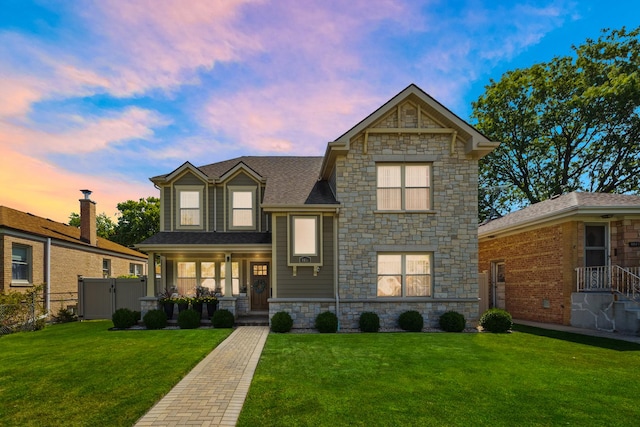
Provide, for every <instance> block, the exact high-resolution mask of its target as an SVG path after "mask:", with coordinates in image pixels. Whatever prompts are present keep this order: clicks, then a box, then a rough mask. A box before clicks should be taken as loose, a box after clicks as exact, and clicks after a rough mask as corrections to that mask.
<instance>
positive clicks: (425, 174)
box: [376, 163, 431, 211]
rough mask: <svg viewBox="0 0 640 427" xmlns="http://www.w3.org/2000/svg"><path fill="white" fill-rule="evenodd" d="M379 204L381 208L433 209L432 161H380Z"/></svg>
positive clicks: (378, 170) (378, 180) (400, 209)
mask: <svg viewBox="0 0 640 427" xmlns="http://www.w3.org/2000/svg"><path fill="white" fill-rule="evenodd" d="M376 171H377V196H376V197H377V206H378V210H380V211H426V210H430V209H431V184H430V183H431V165H430V164H424V163H405V164H378V165H377V167H376Z"/></svg>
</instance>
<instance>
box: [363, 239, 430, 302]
mask: <svg viewBox="0 0 640 427" xmlns="http://www.w3.org/2000/svg"><path fill="white" fill-rule="evenodd" d="M380 255H401V256H402V269H401V273H400V275H401V277H402V282H401V288H400V295H399V296H378V276H379V275H380V274H379V273H378V260H379V256H380ZM407 255H428V256H429V270H430V271H429V273H428V276H429V295H411V296H409V295H407V281H406V277H407V263H406V256H407ZM433 260H434V253H433V252H430V251H428V252H422V251H420V252H411V251H407V252H394V251H382V252H377V253H376V298H378V299H393V300H397V299H411V300H413V299H419V298H430V299H431V298H433Z"/></svg>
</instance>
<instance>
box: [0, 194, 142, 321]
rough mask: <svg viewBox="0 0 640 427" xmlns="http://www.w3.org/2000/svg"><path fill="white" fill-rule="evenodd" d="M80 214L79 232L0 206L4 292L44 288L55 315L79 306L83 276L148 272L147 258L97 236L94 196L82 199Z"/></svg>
mask: <svg viewBox="0 0 640 427" xmlns="http://www.w3.org/2000/svg"><path fill="white" fill-rule="evenodd" d="M89 193H90V192H89ZM80 216H81V227H80V229H78V228H76V227H72V226H69V225H67V224H62V223H60V222H55V221H51V220H50V219H46V218H42V217H39V216H35V215H32V214H30V213H26V212H21V211H18V210H15V209H11V208H9V207H6V206H0V256H1V258H2V263H0V292H2V291H4V292H8V291H23V290H25V289H27V288H30V287H33V286H35V285H44V295H43V297H44V299H45V302H46V308H47V310H48V311H51V312H54V313H55V312H57V311H58V310H59V309H60V308H67V305H75V303H76V300H77V295H78V276H85V277H117V276H120V275H128V274H138V275H144V274H145V271H146V265H147V257H146V256H145V255H143V254H141V253H140V252H138V251H135V250H133V249H129V248H126V247H124V246H122V245H119V244H117V243H114V242H111V241H109V240H106V239H103V238H100V237H97V235H96V208H95V202H93V201H92V200H90V199H89V198H88V194H87V196H86V197H85V198H84V199H81V200H80Z"/></svg>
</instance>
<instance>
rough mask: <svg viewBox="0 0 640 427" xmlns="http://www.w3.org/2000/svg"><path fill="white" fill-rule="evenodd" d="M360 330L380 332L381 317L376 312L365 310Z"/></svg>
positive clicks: (361, 316) (361, 317) (361, 318)
mask: <svg viewBox="0 0 640 427" xmlns="http://www.w3.org/2000/svg"><path fill="white" fill-rule="evenodd" d="M360 330H361V331H362V332H378V331H379V330H380V318H379V317H378V315H377V314H376V313H373V312H371V311H365V312H364V313H362V314H361V315H360Z"/></svg>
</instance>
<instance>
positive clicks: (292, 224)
mask: <svg viewBox="0 0 640 427" xmlns="http://www.w3.org/2000/svg"><path fill="white" fill-rule="evenodd" d="M496 146H497V143H494V142H491V141H489V140H488V139H487V138H486V137H485V136H484V135H482V134H481V133H479V132H478V131H476V130H475V129H474V128H473V127H472V126H470V125H469V124H467V123H466V122H465V121H463V120H461V119H460V118H459V117H457V116H456V115H455V114H453V113H452V112H451V111H449V110H448V109H447V108H445V107H444V106H443V105H441V104H440V103H438V102H437V101H436V100H435V99H433V98H432V97H430V96H429V95H428V94H426V93H425V92H423V91H422V90H421V89H420V88H418V87H417V86H415V85H410V86H408V87H407V88H406V89H404V90H403V91H402V92H400V93H399V94H398V95H396V96H395V97H393V98H392V99H391V100H389V101H388V102H387V103H385V104H384V105H383V106H381V107H380V108H378V109H377V110H375V111H374V112H373V113H371V114H370V115H369V116H368V117H366V118H365V119H364V120H362V121H361V122H360V123H358V124H357V125H355V126H354V127H353V128H351V129H350V130H348V131H347V132H346V133H344V134H343V135H342V136H340V137H339V138H338V139H336V140H335V141H333V142H330V143H329V144H328V145H327V148H326V152H325V155H324V156H323V157H284V156H274V157H255V156H247V157H240V158H235V159H231V160H226V161H222V162H218V163H213V164H209V165H205V166H200V167H196V166H194V165H193V164H191V163H189V162H187V163H184V164H183V165H182V166H180V167H179V168H177V169H176V170H174V171H173V172H171V173H169V174H167V175H161V176H157V177H154V178H151V181H152V182H153V183H154V184H155V185H156V187H157V188H159V189H160V198H161V211H162V212H161V226H160V229H161V231H160V232H159V233H158V234H156V235H155V236H152V237H151V238H149V239H147V240H145V241H144V242H142V243H141V244H139V245H138V247H139V248H140V249H142V250H144V251H146V252H147V253H148V254H149V262H150V263H155V260H156V259H158V258H159V259H160V260H161V266H162V268H161V269H162V274H161V276H162V279H161V283H160V284H158V285H156V287H155V288H152V286H150V287H149V290H148V295H149V296H152V295H156V294H157V293H158V292H159V291H160V290H162V289H165V288H170V287H177V289H178V291H179V292H180V293H184V294H190V293H191V294H192V293H193V292H194V289H195V286H196V285H202V286H207V287H210V288H213V289H216V290H217V291H218V292H219V293H220V294H222V295H223V297H222V298H221V299H220V308H226V309H229V310H231V311H232V312H234V313H235V314H236V315H242V314H245V313H264V314H266V313H268V314H269V316H271V315H273V314H274V313H276V312H278V311H287V312H289V313H290V314H291V315H292V317H293V318H294V327H298V328H306V327H313V324H314V321H315V317H316V316H317V315H318V314H319V313H321V312H323V311H327V310H328V311H332V312H335V313H336V314H337V316H338V318H339V320H340V322H341V326H342V327H343V328H356V327H357V322H358V318H359V316H360V314H361V313H362V312H365V311H373V312H376V313H377V314H378V315H379V316H380V319H381V323H382V325H381V326H382V327H395V326H396V322H397V318H398V316H399V315H400V314H401V313H402V312H404V311H406V310H417V311H419V312H420V313H422V314H423V317H424V318H425V323H426V324H428V325H435V324H437V321H438V316H439V315H440V314H442V313H443V312H445V311H447V310H456V311H458V312H460V313H462V314H464V315H465V317H466V318H467V319H468V320H469V321H470V322H473V321H475V320H477V318H478V277H477V274H478V273H477V270H478V243H477V182H478V181H477V176H478V164H477V162H478V159H479V158H481V157H482V156H484V155H486V154H487V153H489V152H490V151H491V150H493V149H494V148H495V147H496Z"/></svg>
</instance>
